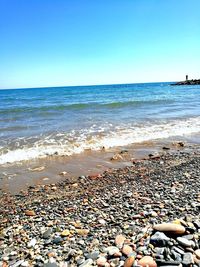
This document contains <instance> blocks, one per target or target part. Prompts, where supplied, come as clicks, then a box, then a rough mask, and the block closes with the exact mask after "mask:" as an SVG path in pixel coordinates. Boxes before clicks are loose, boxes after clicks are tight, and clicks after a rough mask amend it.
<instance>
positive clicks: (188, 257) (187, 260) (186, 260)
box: [182, 252, 194, 266]
mask: <svg viewBox="0 0 200 267" xmlns="http://www.w3.org/2000/svg"><path fill="white" fill-rule="evenodd" d="M193 263H194V259H193V255H192V253H190V252H188V253H185V254H184V255H183V261H182V264H183V266H189V265H190V264H193Z"/></svg>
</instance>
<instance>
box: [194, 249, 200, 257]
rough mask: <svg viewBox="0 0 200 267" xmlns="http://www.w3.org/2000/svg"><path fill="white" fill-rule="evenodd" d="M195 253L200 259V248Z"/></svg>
mask: <svg viewBox="0 0 200 267" xmlns="http://www.w3.org/2000/svg"><path fill="white" fill-rule="evenodd" d="M194 254H195V255H196V257H197V258H198V259H200V249H197V250H195V252H194Z"/></svg>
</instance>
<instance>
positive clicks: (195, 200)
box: [0, 150, 200, 267]
mask: <svg viewBox="0 0 200 267" xmlns="http://www.w3.org/2000/svg"><path fill="white" fill-rule="evenodd" d="M195 152H196V150H195ZM182 153H183V152H181V153H177V155H171V154H166V155H164V156H162V155H160V156H158V157H156V158H152V159H151V160H138V161H135V162H134V164H133V166H128V167H126V168H122V169H119V170H115V169H114V170H108V171H106V172H105V173H104V174H101V175H98V179H90V178H89V177H88V176H85V177H84V181H82V180H80V179H79V180H76V179H75V178H73V181H72V183H71V182H69V179H68V180H66V181H62V182H60V183H58V184H56V185H55V184H51V185H44V186H37V185H36V186H34V187H31V188H30V189H29V190H28V191H27V192H20V193H19V194H17V195H16V196H10V195H4V194H2V198H0V201H1V203H0V213H1V216H0V225H1V230H0V259H1V260H0V261H1V262H0V266H1V265H3V267H8V266H13V265H14V264H19V263H20V261H21V263H20V265H19V266H24V267H26V266H27V267H28V266H38V267H40V266H41V267H42V266H47V267H48V266H49V267H52V266H60V267H65V266H66V267H69V266H70V267H75V266H81V265H82V266H102V267H103V266H105V267H122V266H125V267H129V266H130V267H132V266H133V264H134V266H138V265H139V262H140V263H141V264H143V263H142V262H144V261H145V260H146V261H148V264H149V262H150V264H151V266H153V267H154V266H156V265H157V266H163V267H164V266H165V267H166V266H168V267H169V266H170V267H172V266H177V267H178V266H179V265H180V264H183V267H186V266H187V265H188V264H189V265H192V264H193V263H191V262H192V260H193V261H195V264H196V265H194V267H197V266H198V265H199V263H200V252H199V246H200V243H199V239H200V222H199V207H200V205H199V203H200V193H198V190H197V188H199V187H200V181H199V179H198V177H200V157H199V156H200V153H199V154H198V156H195V154H193V155H192V154H190V153H185V152H184V153H183V154H182ZM184 173H187V174H188V175H187V177H186V175H184ZM74 185H76V186H74ZM53 188H56V189H55V190H56V192H55V190H54V189H53ZM172 188H175V189H176V194H172V193H171V190H172ZM0 193H1V192H0ZM27 211H28V212H27ZM26 213H27V214H26ZM28 213H29V214H32V215H28ZM36 215H37V216H36ZM170 225H171V226H170ZM158 228H159V230H158ZM34 240H36V241H34ZM180 240H181V242H180ZM183 240H184V242H183ZM186 242H189V243H186ZM188 244H190V246H188ZM145 257H149V258H145ZM147 259H148V260H147ZM189 262H190V263H189ZM141 266H142V265H141Z"/></svg>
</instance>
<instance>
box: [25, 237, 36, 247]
mask: <svg viewBox="0 0 200 267" xmlns="http://www.w3.org/2000/svg"><path fill="white" fill-rule="evenodd" d="M36 243H37V240H36V239H35V238H33V239H31V241H30V242H29V243H28V244H27V247H28V248H31V247H33V248H34V246H35V245H36Z"/></svg>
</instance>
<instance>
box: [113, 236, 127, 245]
mask: <svg viewBox="0 0 200 267" xmlns="http://www.w3.org/2000/svg"><path fill="white" fill-rule="evenodd" d="M125 240H126V238H125V237H124V236H123V235H117V236H116V237H115V245H116V246H117V247H119V248H121V247H122V246H123V244H124V241H125Z"/></svg>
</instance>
